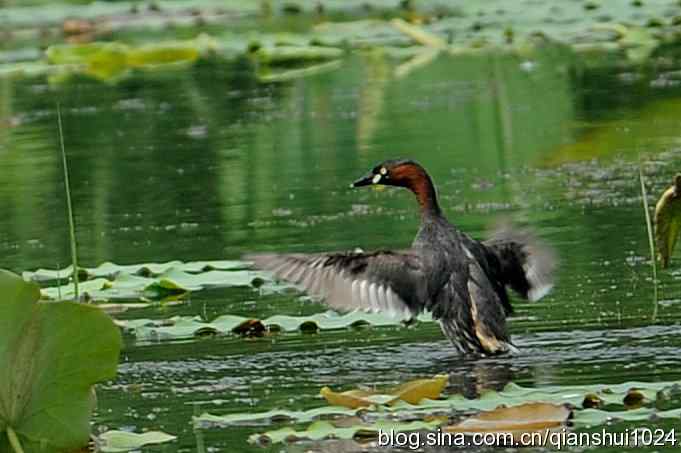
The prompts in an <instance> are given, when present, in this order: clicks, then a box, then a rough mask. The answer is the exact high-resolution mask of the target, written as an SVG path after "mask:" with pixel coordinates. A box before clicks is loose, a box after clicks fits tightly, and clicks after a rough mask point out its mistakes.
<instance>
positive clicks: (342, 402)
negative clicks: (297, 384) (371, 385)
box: [319, 387, 376, 409]
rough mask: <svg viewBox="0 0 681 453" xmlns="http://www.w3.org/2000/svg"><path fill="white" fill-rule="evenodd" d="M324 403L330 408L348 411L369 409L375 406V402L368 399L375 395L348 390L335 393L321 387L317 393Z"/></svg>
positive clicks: (365, 391)
mask: <svg viewBox="0 0 681 453" xmlns="http://www.w3.org/2000/svg"><path fill="white" fill-rule="evenodd" d="M319 393H320V394H321V395H322V396H323V397H324V398H325V399H326V401H327V402H328V403H329V404H331V405H332V406H343V407H348V408H350V409H357V408H360V407H369V406H371V405H373V404H376V402H375V401H372V400H370V399H369V397H371V396H372V395H375V394H376V393H374V392H370V391H367V390H348V391H347V392H342V393H336V392H334V391H333V390H331V389H330V388H329V387H323V388H322V389H321V391H320V392H319Z"/></svg>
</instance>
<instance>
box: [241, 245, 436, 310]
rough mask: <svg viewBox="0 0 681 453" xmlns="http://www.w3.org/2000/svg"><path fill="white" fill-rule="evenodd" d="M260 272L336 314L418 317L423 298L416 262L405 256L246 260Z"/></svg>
mask: <svg viewBox="0 0 681 453" xmlns="http://www.w3.org/2000/svg"><path fill="white" fill-rule="evenodd" d="M246 259H248V260H250V261H253V262H254V263H255V265H256V266H257V267H259V268H262V269H265V270H268V271H270V272H272V273H273V274H274V276H275V277H277V278H279V279H282V280H286V281H289V282H291V283H295V284H298V285H300V286H302V288H303V289H304V290H305V291H307V292H308V293H309V294H310V295H313V296H318V297H322V298H324V301H325V303H326V304H327V305H329V306H331V307H333V308H336V309H340V310H354V309H361V310H365V311H380V312H384V313H387V314H390V315H392V316H396V317H399V318H410V317H413V316H415V315H416V314H418V313H420V312H421V311H422V310H423V308H424V306H425V304H426V299H427V293H426V283H425V278H424V275H423V269H422V265H421V261H420V259H419V258H418V256H416V255H414V254H411V253H408V252H399V253H398V252H391V251H382V252H374V253H363V252H361V253H358V252H353V253H332V254H319V255H303V254H294V255H250V256H247V257H246Z"/></svg>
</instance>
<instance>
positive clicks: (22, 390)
mask: <svg viewBox="0 0 681 453" xmlns="http://www.w3.org/2000/svg"><path fill="white" fill-rule="evenodd" d="M39 295H40V291H39V289H38V287H37V285H35V284H34V283H30V282H26V281H24V280H23V279H21V277H19V276H17V275H14V274H12V273H10V272H7V271H0V452H2V453H7V452H9V451H10V446H9V444H8V441H9V438H8V436H10V437H13V434H16V436H17V437H18V440H19V442H20V443H21V444H22V445H23V447H24V449H25V451H27V452H29V451H36V449H37V448H38V447H40V448H43V449H46V451H54V452H61V451H73V450H75V449H78V448H81V447H84V446H85V445H87V443H88V440H89V435H90V415H91V412H92V410H93V408H94V404H95V399H94V391H93V385H94V384H95V383H97V382H101V381H103V380H106V379H111V378H113V377H114V376H115V375H116V367H117V364H118V355H119V352H120V348H121V338H120V334H119V332H118V329H116V327H115V326H114V324H113V322H112V321H111V319H110V318H109V317H108V316H107V315H106V314H105V313H104V312H102V311H101V310H100V309H99V308H97V307H94V306H90V305H84V304H78V303H73V302H60V303H54V302H38V298H39Z"/></svg>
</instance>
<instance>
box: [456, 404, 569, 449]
mask: <svg viewBox="0 0 681 453" xmlns="http://www.w3.org/2000/svg"><path fill="white" fill-rule="evenodd" d="M571 415H572V411H571V410H570V409H568V408H567V407H566V406H565V405H562V404H550V403H525V404H520V405H518V406H512V407H501V408H497V409H494V410H492V411H487V412H481V413H479V414H478V415H475V416H472V417H469V418H467V419H465V420H463V421H461V422H459V423H457V424H455V425H450V426H447V427H444V428H443V431H447V432H454V433H510V434H511V435H512V436H513V439H514V440H515V441H516V442H519V441H521V440H524V441H530V439H528V438H527V436H521V434H522V433H532V432H544V431H545V430H547V429H549V430H550V429H552V428H558V427H561V426H563V425H564V424H565V423H566V422H567V420H568V419H569V418H570V416H571Z"/></svg>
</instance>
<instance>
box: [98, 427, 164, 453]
mask: <svg viewBox="0 0 681 453" xmlns="http://www.w3.org/2000/svg"><path fill="white" fill-rule="evenodd" d="M97 439H98V441H99V442H98V444H99V451H101V452H104V453H114V452H123V451H130V450H138V449H140V448H141V447H144V446H145V445H154V444H162V443H166V442H171V441H173V440H175V439H177V437H176V436H173V435H170V434H166V433H164V432H161V431H148V432H146V433H142V434H137V433H131V432H128V431H107V432H105V433H102V434H100V435H99V437H98V438H97Z"/></svg>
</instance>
